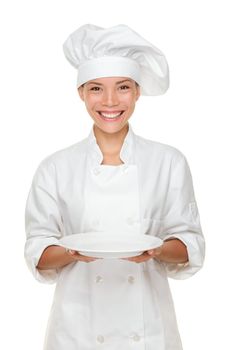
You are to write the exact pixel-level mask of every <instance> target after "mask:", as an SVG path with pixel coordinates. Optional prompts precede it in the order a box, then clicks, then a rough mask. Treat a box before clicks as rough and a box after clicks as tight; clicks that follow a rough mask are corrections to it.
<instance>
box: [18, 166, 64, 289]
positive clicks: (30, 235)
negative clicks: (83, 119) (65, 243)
mask: <svg viewBox="0 0 233 350" xmlns="http://www.w3.org/2000/svg"><path fill="white" fill-rule="evenodd" d="M25 226H26V236H27V240H26V243H25V249H24V255H25V259H26V262H27V265H28V267H29V269H30V271H31V272H32V274H33V275H34V277H35V278H36V279H37V280H38V281H40V282H43V283H54V282H56V280H57V277H58V275H59V270H57V269H50V270H38V269H37V267H36V266H37V264H38V262H39V259H40V257H41V255H42V253H43V251H44V249H45V248H47V247H48V246H50V245H58V242H59V238H61V235H62V227H63V225H62V217H61V213H60V211H59V207H58V201H57V193H56V176H55V167H54V165H53V163H51V162H48V161H47V160H44V161H43V162H42V163H41V164H40V166H39V168H38V169H37V171H36V174H35V175H34V178H33V182H32V185H31V189H30V192H29V195H28V198H27V203H26V211H25Z"/></svg>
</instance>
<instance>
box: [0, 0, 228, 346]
mask: <svg viewBox="0 0 233 350" xmlns="http://www.w3.org/2000/svg"><path fill="white" fill-rule="evenodd" d="M230 4H231V1H224V0H221V1H214V0H212V1H210V0H209V1H208V0H207V1H205V0H195V1H188V0H176V1H174V0H171V1H169V0H160V1H155V0H153V1H148V0H144V1H142V2H139V1H138V2H136V1H126V0H115V1H111V0H99V1H77V0H76V1H71V0H70V1H69V0H66V1H59V0H56V1H55V0H40V1H33V0H30V1H29V0H28V1H26V0H21V1H11V0H8V1H5V4H4V2H1V5H0V52H1V54H0V60H1V64H0V99H1V104H0V108H1V110H0V115H1V124H0V125H1V128H0V132H1V136H0V140H1V147H0V150H1V181H0V186H1V188H0V190H1V192H0V193H1V195H0V198H1V214H2V215H1V254H0V256H1V298H0V301H1V313H0V314H1V316H0V317H1V318H2V319H3V326H2V327H1V334H2V335H1V339H0V343H1V344H0V347H1V348H4V349H15V348H16V347H17V349H25V350H27V349H28V350H29V349H33V350H41V349H42V343H43V338H44V333H45V328H46V323H47V318H48V313H49V309H50V305H51V302H52V296H53V291H54V286H51V285H43V284H40V283H38V282H36V281H35V280H34V279H33V277H32V276H31V275H30V273H29V271H28V269H27V267H26V264H25V262H24V257H23V247H24V242H25V233H24V208H25V202H26V197H27V194H28V191H29V187H30V185H31V180H32V176H33V174H34V172H35V170H36V168H37V166H38V164H39V163H40V161H41V160H42V159H43V158H44V157H46V156H47V155H49V154H51V153H53V152H55V151H57V150H59V149H61V148H64V147H66V146H69V145H71V144H73V143H75V142H77V141H79V140H81V139H82V138H84V137H86V136H87V135H88V133H89V131H90V128H91V125H92V121H91V118H90V117H89V116H88V115H87V113H86V111H85V108H84V106H83V105H82V103H81V101H80V100H79V98H78V95H77V93H76V88H75V82H76V72H75V70H74V69H73V67H71V66H70V65H69V63H68V62H67V61H66V59H65V58H64V55H63V52H62V44H63V42H64V41H65V39H66V38H67V36H68V35H69V34H70V33H71V32H72V31H74V30H75V29H76V28H78V27H79V26H81V25H83V24H85V23H93V24H96V25H99V26H103V27H108V26H112V25H116V24H119V23H124V24H127V25H129V26H131V27H132V28H133V29H134V30H136V31H137V32H139V33H140V34H141V35H142V36H144V37H145V38H147V39H148V40H149V41H151V42H153V43H154V44H155V45H156V46H158V47H159V48H160V49H161V50H162V51H163V52H164V53H165V55H166V57H167V60H168V62H169V66H170V78H171V85H170V89H169V91H168V92H167V94H165V95H164V96H161V97H142V98H141V99H140V100H139V101H138V106H137V108H136V111H135V114H134V115H133V116H132V119H131V125H132V127H133V129H134V131H135V133H136V134H139V135H141V136H144V137H146V138H149V139H152V140H156V141H159V142H163V143H167V144H170V145H172V146H174V147H176V148H178V149H179V150H181V151H182V152H183V153H184V154H185V156H186V157H187V159H188V162H189V165H190V168H191V171H192V175H193V182H194V188H195V193H196V199H197V203H198V207H199V211H200V215H201V222H202V227H203V232H204V234H205V237H206V242H207V254H206V261H205V266H204V268H203V269H202V270H201V271H200V272H199V273H198V274H197V275H195V276H193V277H192V278H190V279H188V280H184V281H171V287H172V292H173V296H174V302H175V306H176V311H177V319H178V322H179V328H180V333H181V337H182V340H183V345H184V350H197V349H198V350H206V349H212V350H213V349H216V350H217V349H218V350H219V349H232V348H233V340H232V312H233V309H232V295H233V288H232V285H231V284H230V282H231V279H232V245H233V240H232V235H233V232H232V225H231V223H232V194H233V193H232V179H233V172H232V147H233V145H232V127H231V124H230V122H231V118H232V109H233V108H232V100H233V99H232V82H233V68H232V63H233V50H232V45H233V44H232V32H233V24H232V23H233V21H232V10H231V8H230ZM3 344H4V346H3Z"/></svg>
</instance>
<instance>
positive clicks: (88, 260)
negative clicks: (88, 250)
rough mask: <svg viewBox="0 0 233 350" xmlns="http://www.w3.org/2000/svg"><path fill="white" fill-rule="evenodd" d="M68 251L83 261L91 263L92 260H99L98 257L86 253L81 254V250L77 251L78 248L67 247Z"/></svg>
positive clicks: (77, 259)
mask: <svg viewBox="0 0 233 350" xmlns="http://www.w3.org/2000/svg"><path fill="white" fill-rule="evenodd" d="M66 253H67V254H69V255H70V256H72V258H73V259H74V260H76V261H83V262H86V263H89V262H91V261H95V260H97V258H93V257H90V256H85V255H82V254H79V252H77V251H76V250H72V249H67V250H66Z"/></svg>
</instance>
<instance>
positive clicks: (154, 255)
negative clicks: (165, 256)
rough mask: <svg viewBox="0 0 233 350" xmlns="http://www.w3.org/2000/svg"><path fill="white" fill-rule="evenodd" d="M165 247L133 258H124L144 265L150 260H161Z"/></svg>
mask: <svg viewBox="0 0 233 350" xmlns="http://www.w3.org/2000/svg"><path fill="white" fill-rule="evenodd" d="M162 249H163V246H160V247H158V248H156V249H150V250H147V251H145V252H143V253H142V254H141V255H137V256H133V257H131V258H123V260H128V261H132V262H136V263H142V262H145V261H147V260H149V259H152V258H154V259H157V260H160V258H159V257H160V255H161V253H162Z"/></svg>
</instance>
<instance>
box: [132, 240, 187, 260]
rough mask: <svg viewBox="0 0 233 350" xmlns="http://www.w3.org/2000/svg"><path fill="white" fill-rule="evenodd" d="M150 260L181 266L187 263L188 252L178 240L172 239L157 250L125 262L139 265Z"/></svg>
mask: <svg viewBox="0 0 233 350" xmlns="http://www.w3.org/2000/svg"><path fill="white" fill-rule="evenodd" d="M151 258H154V259H156V260H159V261H161V262H166V263H177V264H181V263H186V262H188V252H187V248H186V245H185V244H184V243H183V242H181V241H180V240H179V239H176V238H174V239H168V240H166V241H165V242H164V243H163V245H162V246H161V247H159V248H156V249H151V250H148V251H146V252H144V253H143V254H141V255H139V256H135V257H132V258H128V259H127V260H129V261H133V262H136V263H141V262H145V261H147V260H149V259H151Z"/></svg>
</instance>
